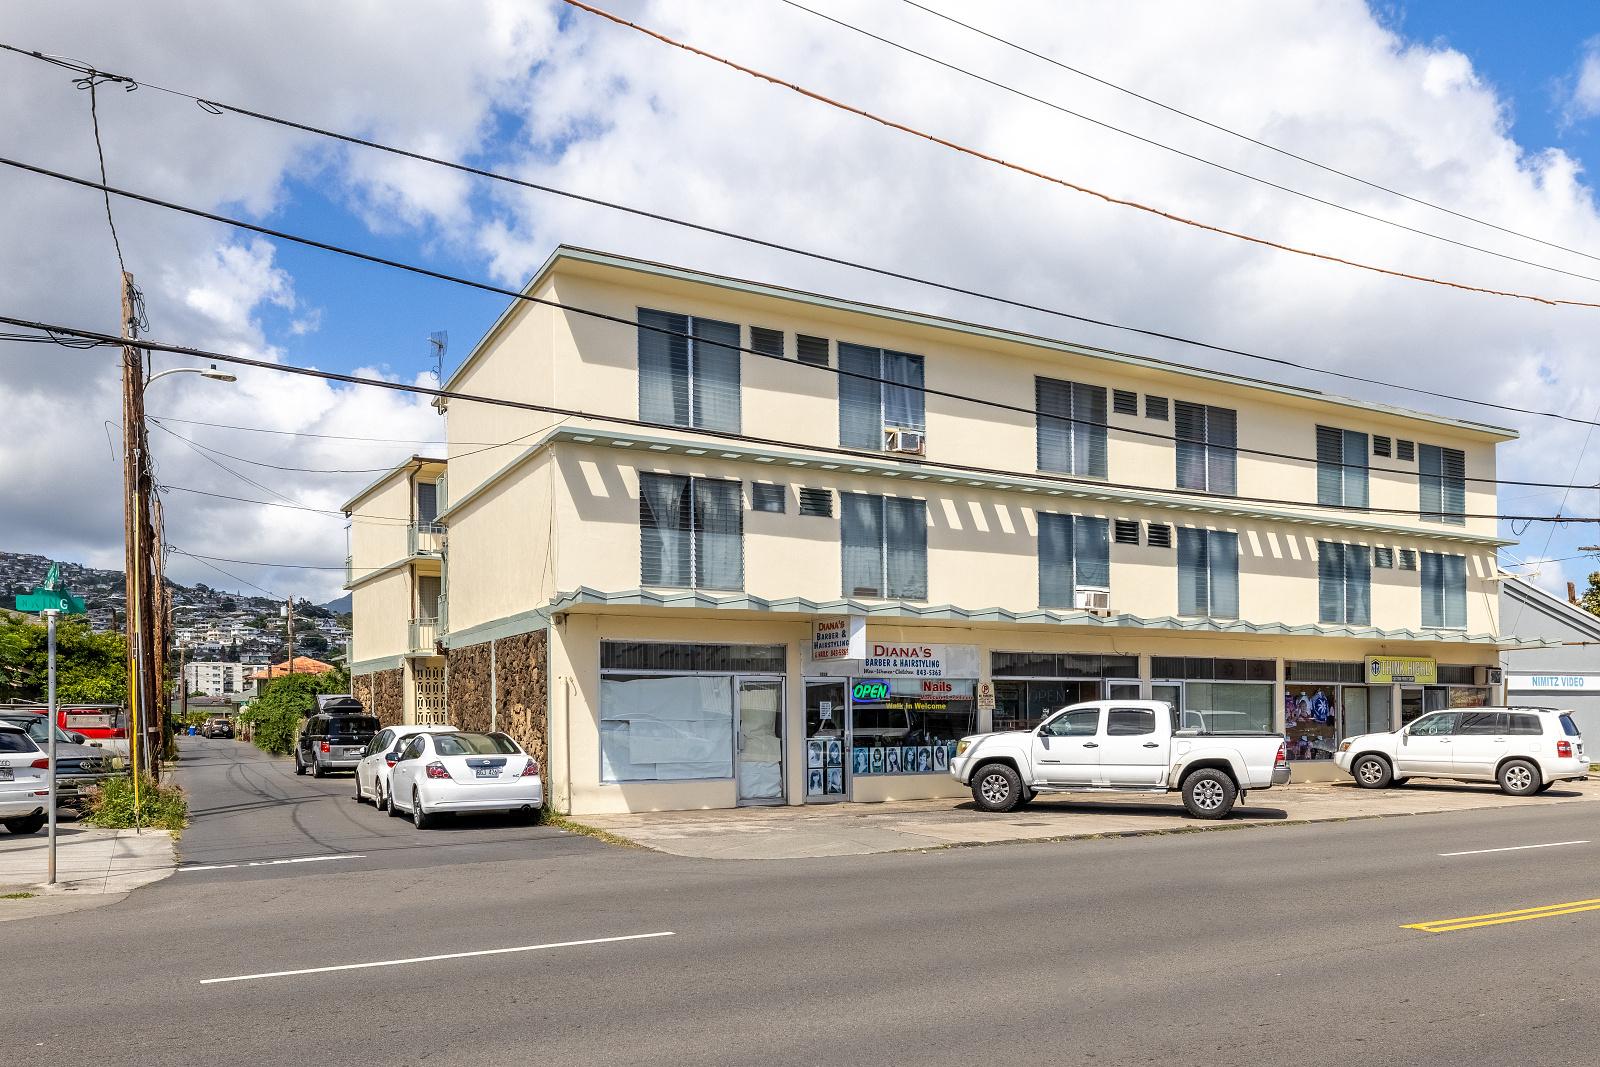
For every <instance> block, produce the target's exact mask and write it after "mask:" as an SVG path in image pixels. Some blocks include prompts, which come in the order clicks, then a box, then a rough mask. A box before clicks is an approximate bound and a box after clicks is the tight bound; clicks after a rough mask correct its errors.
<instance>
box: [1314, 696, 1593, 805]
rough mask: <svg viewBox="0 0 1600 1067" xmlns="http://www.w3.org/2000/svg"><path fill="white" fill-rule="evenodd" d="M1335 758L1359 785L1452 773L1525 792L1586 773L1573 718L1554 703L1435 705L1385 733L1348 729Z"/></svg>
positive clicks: (1381, 785) (1382, 784) (1512, 791)
mask: <svg viewBox="0 0 1600 1067" xmlns="http://www.w3.org/2000/svg"><path fill="white" fill-rule="evenodd" d="M1335 758H1336V759H1337V761H1338V763H1339V766H1340V767H1342V768H1343V769H1344V770H1346V771H1349V772H1350V774H1351V775H1352V776H1353V777H1354V778H1355V780H1356V784H1357V785H1359V786H1362V787H1363V788H1365V789H1383V788H1385V787H1387V786H1390V785H1400V784H1402V783H1404V782H1405V780H1406V779H1407V778H1412V777H1417V778H1454V779H1456V780H1458V781H1463V782H1499V783H1500V788H1501V789H1503V790H1504V791H1505V792H1507V793H1510V794H1511V795H1512V796H1514V797H1526V796H1532V795H1533V794H1535V793H1540V792H1543V791H1544V790H1546V789H1549V788H1550V787H1551V786H1552V785H1554V784H1555V783H1557V782H1559V781H1570V780H1571V779H1574V778H1583V777H1585V776H1586V775H1587V774H1588V773H1589V761H1588V760H1586V759H1585V758H1584V755H1583V738H1582V737H1581V736H1580V735H1579V734H1578V726H1577V724H1576V723H1574V722H1573V721H1572V716H1571V715H1570V714H1569V713H1567V712H1565V711H1561V710H1559V709H1556V708H1460V709H1457V710H1455V711H1435V712H1432V713H1431V714H1428V715H1424V716H1422V717H1421V718H1419V719H1417V720H1416V721H1414V722H1412V723H1411V724H1410V725H1408V726H1405V727H1402V728H1401V729H1399V730H1396V731H1394V732H1392V733H1386V734H1362V735H1361V736H1359V737H1352V738H1350V739H1349V740H1347V741H1345V742H1344V744H1342V745H1340V746H1339V752H1338V755H1337V756H1336V757H1335Z"/></svg>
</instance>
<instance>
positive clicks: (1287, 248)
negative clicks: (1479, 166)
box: [563, 0, 1600, 307]
mask: <svg viewBox="0 0 1600 1067" xmlns="http://www.w3.org/2000/svg"><path fill="white" fill-rule="evenodd" d="M563 2H564V3H567V4H569V5H571V6H572V7H576V8H579V9H581V10H583V11H588V12H590V13H591V14H594V15H598V16H600V17H601V18H603V19H607V20H609V21H611V22H615V23H616V24H617V25H619V26H626V27H628V28H629V29H631V30H636V31H638V32H639V33H642V34H645V35H646V36H648V37H653V38H655V39H656V40H658V41H661V42H662V43H664V44H668V45H671V46H672V47H674V48H680V49H682V50H683V51H685V52H689V53H691V54H693V55H697V56H701V57H704V58H706V59H710V60H713V61H714V62H717V63H721V64H723V65H724V66H726V67H729V68H731V69H733V70H737V71H739V72H740V73H741V74H748V75H750V76H751V77H752V78H757V79H760V80H761V81H764V82H769V83H771V84H773V85H777V86H780V87H782V88H785V89H790V90H793V91H794V92H796V93H799V94H800V95H801V96H804V97H808V98H809V99H812V100H816V101H819V102H821V103H824V104H827V105H828V106H829V107H834V108H838V109H839V110H840V111H847V112H849V113H850V114H852V115H859V116H861V117H862V118H865V119H870V120H871V121H873V122H876V123H878V124H879V125H881V126H886V127H888V128H889V129H892V130H899V131H900V132H902V133H908V134H910V135H911V136H913V137H921V138H923V139H924V140H927V141H932V142H933V143H934V144H937V145H942V146H943V147H945V148H948V149H951V150H952V151H955V152H959V153H961V154H962V155H965V156H971V157H972V158H973V159H980V160H983V161H984V162H986V163H993V164H995V165H996V166H1000V167H1004V168H1006V169H1007V170H1013V171H1016V172H1017V173H1018V174H1026V175H1028V176H1030V177H1033V178H1038V179H1040V180H1042V181H1047V182H1050V183H1051V184H1053V185H1059V186H1061V187H1062V188H1064V189H1071V190H1073V191H1074V192H1079V193H1084V194H1086V195H1088V196H1093V197H1098V198H1099V199H1101V200H1104V201H1105V202H1106V203H1108V204H1117V205H1120V206H1122V207H1130V208H1133V209H1135V210H1137V211H1143V212H1146V213H1148V214H1151V215H1155V216H1158V217H1160V218H1164V219H1168V220H1171V221H1172V222H1177V223H1181V224H1183V225H1185V226H1192V227H1194V228H1195V229H1198V230H1206V231H1209V232H1211V233H1217V234H1222V235H1223V236H1225V237H1233V238H1236V239H1237V240H1240V241H1246V242H1248V243H1250V244H1256V245H1261V246H1262V247H1264V248H1276V249H1278V250H1279V251H1281V252H1292V253H1294V254H1295V255H1298V256H1306V257H1309V258H1311V259H1320V260H1323V261H1325V262H1328V263H1340V264H1343V265H1344V266H1347V267H1355V268H1357V269H1359V270H1365V271H1371V272H1373V273H1374V274H1384V275H1388V276H1389V277H1392V278H1407V279H1410V280H1411V281H1417V282H1426V283H1428V284H1429V285H1440V286H1444V287H1445V288H1448V289H1460V290H1462V291H1464V292H1470V293H1482V294H1484V295H1486V296H1504V297H1509V298H1511V299H1514V300H1531V301H1533V302H1535V303H1539V304H1549V305H1551V306H1567V307H1600V303H1593V302H1590V301H1585V300H1558V299H1555V298H1552V297H1544V296H1534V295H1532V294H1531V293H1518V292H1512V291H1510V290H1505V289H1489V288H1486V287H1483V286H1478V285H1468V284H1466V283H1465V282H1452V281H1448V280H1445V279H1442V278H1430V277H1427V276H1426V275H1421V274H1408V273H1407V272H1405V271H1400V270H1392V269H1390V268H1388V267H1379V266H1376V265H1375V264H1371V263H1362V262H1360V261H1358V260H1353V259H1344V258H1342V257H1340V256H1335V255H1331V254H1329V253H1327V252H1314V251H1311V250H1310V249H1305V248H1297V247H1295V246H1294V245H1286V244H1282V243H1280V242H1278V241H1269V240H1267V239H1266V238H1264V237H1252V236H1250V235H1249V234H1247V233H1241V232H1239V231H1238V230H1229V229H1225V228H1223V227H1221V226H1213V225H1211V224H1210V223H1208V222H1200V221H1199V220H1197V219H1191V218H1188V217H1186V216H1183V215H1176V214H1173V213H1172V212H1170V211H1163V210H1161V209H1160V208H1156V207H1151V206H1150V205H1148V204H1141V203H1139V202H1138V201H1137V200H1126V199H1123V198H1122V197H1117V196H1112V195H1111V194H1110V193H1102V192H1100V191H1099V190H1098V189H1091V188H1089V187H1088V186H1086V185H1079V184H1077V183H1076V182H1069V181H1067V180H1066V179H1065V178H1057V177H1056V176H1054V175H1052V174H1046V173H1044V172H1043V171H1039V170H1033V169H1032V168H1030V167H1024V166H1022V165H1021V164H1020V163H1011V162H1008V161H1006V160H1004V159H1000V158H999V157H998V156H991V155H988V154H986V153H984V152H980V151H978V150H977V149H975V148H968V147H967V146H966V145H962V144H958V143H956V142H955V141H950V140H946V139H945V138H943V137H938V136H936V135H934V134H931V133H927V132H925V131H923V130H919V129H915V128H914V127H911V126H907V125H905V124H904V123H901V122H896V121H894V120H893V119H888V118H884V117H883V116H881V115H877V114H874V113H873V112H871V111H867V110H865V109H863V108H859V107H855V106H853V105H851V104H845V103H841V102H840V101H838V100H834V99H832V98H831V97H827V96H823V95H822V94H821V93H817V92H813V91H811V90H810V89H806V88H803V87H801V86H800V85H797V84H796V83H794V82H787V81H784V80H783V79H782V78H779V77H776V76H774V75H771V74H764V73H762V72H761V71H759V70H756V69H755V68H753V67H746V66H744V65H743V64H740V63H735V62H734V61H733V60H731V59H724V58H723V57H722V56H719V55H717V54H715V53H713V52H707V51H706V50H704V49H702V48H696V47H695V46H693V45H689V44H684V43H683V42H682V41H677V40H674V39H673V38H671V37H668V36H666V35H665V34H662V33H657V32H656V31H655V30H652V29H648V28H646V27H644V26H641V25H639V24H638V23H636V22H629V21H628V20H627V19H625V18H622V17H620V16H618V15H613V14H611V13H610V12H608V11H602V10H601V9H600V8H597V7H591V6H589V5H588V4H585V3H583V2H582V0H563Z"/></svg>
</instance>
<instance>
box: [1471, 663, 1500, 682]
mask: <svg viewBox="0 0 1600 1067" xmlns="http://www.w3.org/2000/svg"><path fill="white" fill-rule="evenodd" d="M1504 678H1505V675H1504V674H1503V672H1502V671H1501V670H1500V668H1499V667H1474V668H1472V684H1473V685H1499V684H1500V683H1501V682H1502V681H1503V680H1504Z"/></svg>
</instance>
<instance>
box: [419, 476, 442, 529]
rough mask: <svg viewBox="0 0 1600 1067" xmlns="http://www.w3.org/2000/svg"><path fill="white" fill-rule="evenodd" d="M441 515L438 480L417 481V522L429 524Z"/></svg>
mask: <svg viewBox="0 0 1600 1067" xmlns="http://www.w3.org/2000/svg"><path fill="white" fill-rule="evenodd" d="M438 517H439V486H438V483H436V482H418V483H417V522H418V523H419V524H421V525H428V524H431V523H432V522H433V520H434V519H437V518H438Z"/></svg>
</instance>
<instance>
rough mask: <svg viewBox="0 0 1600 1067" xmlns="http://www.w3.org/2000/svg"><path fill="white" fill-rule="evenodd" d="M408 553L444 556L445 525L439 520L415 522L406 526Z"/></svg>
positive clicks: (412, 554)
mask: <svg viewBox="0 0 1600 1067" xmlns="http://www.w3.org/2000/svg"><path fill="white" fill-rule="evenodd" d="M406 549H407V553H406V554H407V555H411V556H443V555H444V527H443V526H442V525H440V524H439V523H437V522H414V523H412V524H411V525H410V526H407V527H406Z"/></svg>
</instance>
